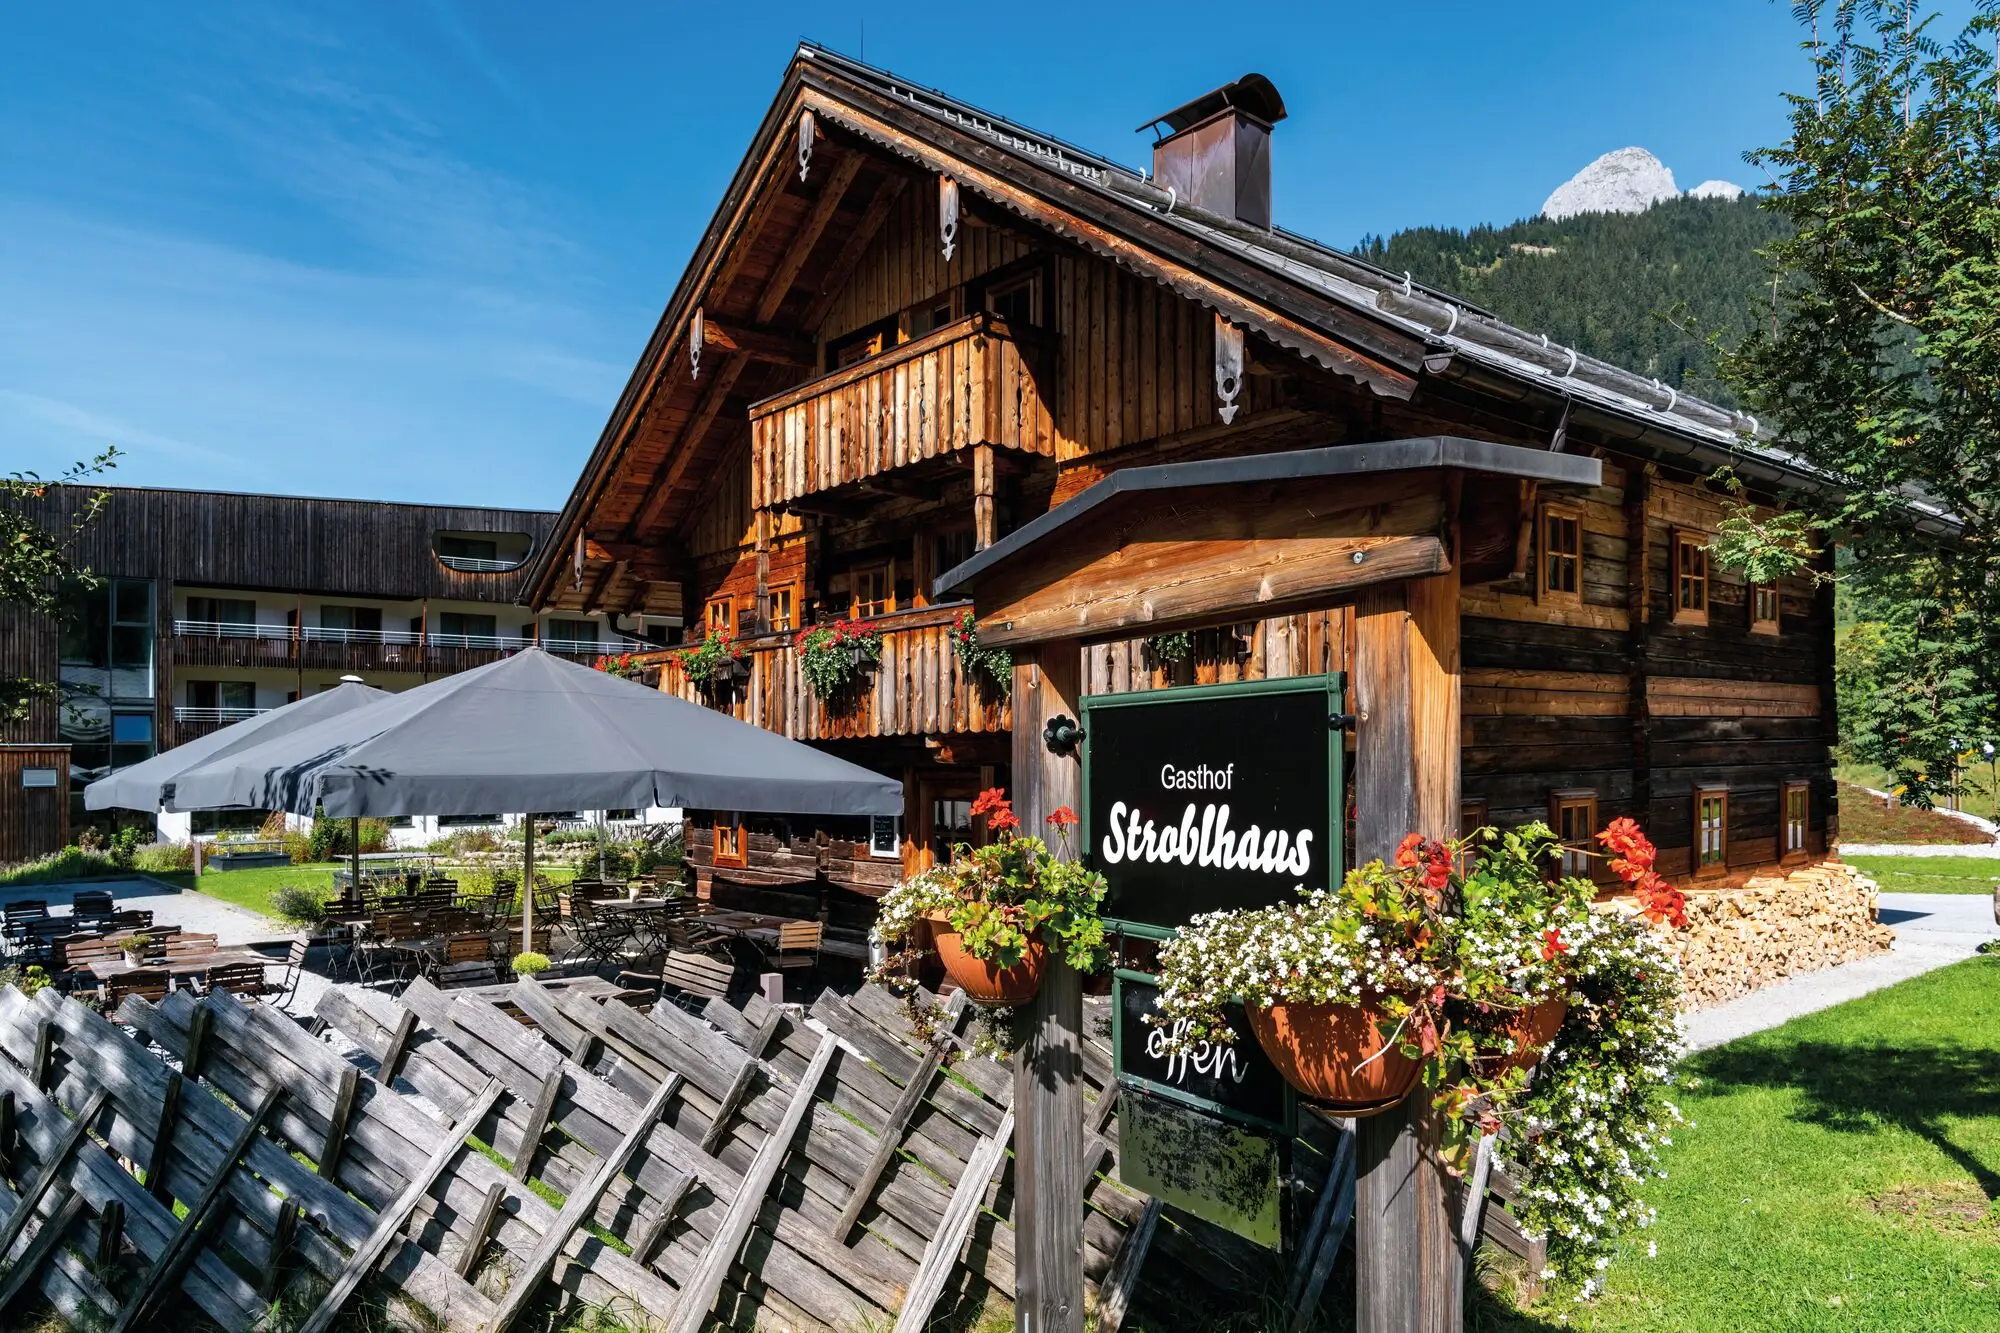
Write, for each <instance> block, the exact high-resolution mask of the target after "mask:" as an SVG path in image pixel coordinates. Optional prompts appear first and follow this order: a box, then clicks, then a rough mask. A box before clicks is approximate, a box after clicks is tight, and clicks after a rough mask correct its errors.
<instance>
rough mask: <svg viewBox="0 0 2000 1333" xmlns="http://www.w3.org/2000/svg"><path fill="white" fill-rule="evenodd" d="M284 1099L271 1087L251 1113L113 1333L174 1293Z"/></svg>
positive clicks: (281, 1090) (278, 1087)
mask: <svg viewBox="0 0 2000 1333" xmlns="http://www.w3.org/2000/svg"><path fill="white" fill-rule="evenodd" d="M284 1095H285V1087H284V1084H282V1083H274V1084H272V1085H271V1087H270V1089H269V1090H268V1091H267V1092H265V1094H264V1096H263V1097H262V1099H261V1100H259V1101H258V1103H257V1109H256V1110H254V1111H252V1112H251V1113H250V1115H249V1117H248V1118H247V1119H246V1120H244V1122H243V1124H242V1126H241V1127H240V1128H239V1129H238V1130H237V1131H236V1138H235V1141H234V1142H232V1143H231V1144H230V1145H229V1151H228V1152H227V1153H226V1154H224V1156H223V1159H222V1164H221V1165H220V1166H218V1167H217V1168H216V1170H215V1174H214V1175H213V1176H211V1177H210V1178H209V1182H208V1184H207V1185H205V1186H203V1187H202V1191H201V1196H200V1197H199V1198H197V1199H196V1200H195V1202H194V1204H193V1205H192V1206H191V1207H189V1209H188V1212H187V1216H186V1217H185V1218H183V1219H182V1221H181V1225H180V1229H179V1230H177V1231H175V1232H174V1238H173V1239H172V1240H171V1241H169V1242H167V1247H166V1248H165V1249H164V1250H161V1251H160V1257H159V1258H157V1259H155V1260H154V1261H153V1266H152V1267H151V1268H150V1269H148V1270H147V1271H146V1276H145V1277H143V1278H141V1279H140V1281H139V1286H138V1289H137V1290H136V1291H134V1292H133V1293H132V1298H131V1299H130V1300H129V1301H127V1302H126V1303H125V1308H124V1309H122V1310H120V1311H119V1312H118V1318H117V1319H116V1320H114V1321H113V1322H112V1325H111V1333H126V1330H127V1329H131V1328H135V1327H137V1326H138V1324H139V1321H140V1320H141V1319H143V1318H145V1317H146V1316H147V1315H148V1314H150V1313H151V1312H152V1309H153V1307H154V1306H155V1305H157V1304H158V1303H159V1300H160V1297H161V1296H162V1295H164V1294H165V1293H166V1292H167V1291H168V1290H170V1289H172V1287H173V1285H174V1284H175V1283H176V1282H177V1281H178V1280H179V1278H180V1275H181V1272H182V1270H183V1269H185V1268H186V1267H187V1266H188V1265H189V1264H190V1263H193V1262H194V1259H195V1255H196V1253H197V1252H198V1251H199V1250H200V1248H201V1242H202V1240H203V1239H205V1238H206V1237H207V1235H208V1232H209V1230H210V1229H211V1228H212V1227H213V1226H214V1224H215V1215H216V1208H217V1204H218V1203H221V1202H223V1201H224V1199H225V1195H224V1193H223V1191H224V1190H225V1189H226V1188H227V1187H228V1185H229V1177H230V1176H232V1175H234V1174H235V1172H236V1166H237V1163H239V1162H241V1161H242V1160H243V1154H244V1153H245V1152H247V1151H248V1150H249V1148H250V1143H251V1141H252V1140H253V1139H255V1138H256V1137H257V1131H258V1129H259V1128H261V1127H262V1125H263V1123H264V1121H265V1120H266V1119H267V1118H269V1116H270V1114H271V1112H272V1111H273V1110H275V1109H276V1108H277V1105H278V1102H279V1101H280V1100H281V1099H282V1098H283V1097H284Z"/></svg>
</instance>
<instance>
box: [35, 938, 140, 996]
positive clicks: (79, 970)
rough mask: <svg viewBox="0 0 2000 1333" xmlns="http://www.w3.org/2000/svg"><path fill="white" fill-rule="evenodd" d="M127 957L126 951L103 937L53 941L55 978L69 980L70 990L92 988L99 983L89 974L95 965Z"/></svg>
mask: <svg viewBox="0 0 2000 1333" xmlns="http://www.w3.org/2000/svg"><path fill="white" fill-rule="evenodd" d="M124 956H125V951H124V950H123V949H122V948H120V947H119V946H118V945H116V944H114V943H112V942H111V941H110V940H107V939H105V938H104V937H103V936H102V935H63V936H60V937H58V938H57V939H55V940H53V941H51V948H50V953H49V970H50V973H51V975H54V976H57V977H66V978H68V980H67V986H66V988H67V987H74V986H77V985H82V986H84V987H85V988H86V989H88V988H89V987H91V986H94V985H95V984H96V979H95V978H94V977H91V976H89V975H87V973H88V969H89V967H90V965H91V964H92V963H97V962H110V961H113V960H115V959H119V958H123V957H124Z"/></svg>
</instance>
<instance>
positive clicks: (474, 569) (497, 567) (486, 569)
mask: <svg viewBox="0 0 2000 1333" xmlns="http://www.w3.org/2000/svg"><path fill="white" fill-rule="evenodd" d="M437 560H438V563H439V564H440V565H443V566H444V567H445V568H446V569H455V570H457V571H458V572H459V573H461V574H504V573H506V572H507V571H508V570H512V569H519V568H520V567H521V566H522V565H524V564H526V563H527V561H526V560H487V559H484V558H482V557H480V556H473V555H441V556H439V557H438V558H437Z"/></svg>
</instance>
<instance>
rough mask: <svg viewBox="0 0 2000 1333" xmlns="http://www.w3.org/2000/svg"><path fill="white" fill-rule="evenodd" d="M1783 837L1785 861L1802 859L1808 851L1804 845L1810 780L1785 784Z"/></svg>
mask: <svg viewBox="0 0 2000 1333" xmlns="http://www.w3.org/2000/svg"><path fill="white" fill-rule="evenodd" d="M1784 811H1785V838H1784V844H1783V846H1784V855H1783V859H1784V860H1786V861H1803V860H1805V859H1806V857H1807V856H1808V855H1810V852H1809V850H1808V848H1807V847H1806V830H1807V829H1808V828H1810V827H1811V819H1810V818H1809V816H1810V815H1811V813H1812V784H1811V783H1810V782H1803V781H1799V782H1787V783H1786V784H1785V804H1784Z"/></svg>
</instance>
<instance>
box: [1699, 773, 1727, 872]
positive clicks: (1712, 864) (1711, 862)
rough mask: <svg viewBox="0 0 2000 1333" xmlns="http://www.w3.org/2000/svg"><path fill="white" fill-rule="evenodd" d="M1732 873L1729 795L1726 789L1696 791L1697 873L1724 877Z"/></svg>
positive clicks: (1709, 788)
mask: <svg viewBox="0 0 2000 1333" xmlns="http://www.w3.org/2000/svg"><path fill="white" fill-rule="evenodd" d="M1728 869H1729V792H1728V790H1727V789H1726V788H1723V787H1696V788H1695V789H1694V873H1695V874H1697V875H1720V874H1722V873H1724V872H1725V871H1727V870H1728Z"/></svg>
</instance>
